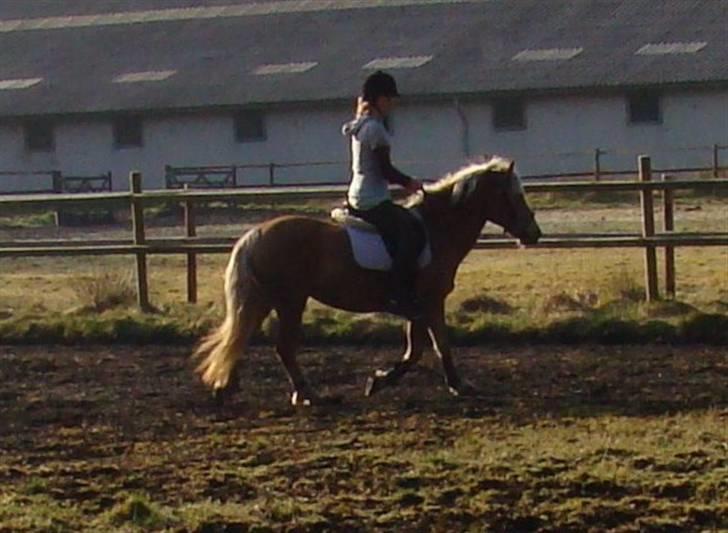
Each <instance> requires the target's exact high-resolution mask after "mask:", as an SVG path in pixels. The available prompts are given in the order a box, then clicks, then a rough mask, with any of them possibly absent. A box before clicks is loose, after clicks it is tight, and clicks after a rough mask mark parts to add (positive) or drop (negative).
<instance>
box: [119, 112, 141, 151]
mask: <svg viewBox="0 0 728 533" xmlns="http://www.w3.org/2000/svg"><path fill="white" fill-rule="evenodd" d="M113 128H114V146H115V147H116V148H134V147H137V146H143V144H144V137H143V126H142V119H141V117H137V116H124V117H116V118H115V119H114V124H113Z"/></svg>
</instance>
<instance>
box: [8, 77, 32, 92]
mask: <svg viewBox="0 0 728 533" xmlns="http://www.w3.org/2000/svg"><path fill="white" fill-rule="evenodd" d="M41 81H43V78H20V79H16V80H0V90H2V91H12V90H17V89H27V88H28V87H32V86H33V85H37V84H39V83H40V82H41Z"/></svg>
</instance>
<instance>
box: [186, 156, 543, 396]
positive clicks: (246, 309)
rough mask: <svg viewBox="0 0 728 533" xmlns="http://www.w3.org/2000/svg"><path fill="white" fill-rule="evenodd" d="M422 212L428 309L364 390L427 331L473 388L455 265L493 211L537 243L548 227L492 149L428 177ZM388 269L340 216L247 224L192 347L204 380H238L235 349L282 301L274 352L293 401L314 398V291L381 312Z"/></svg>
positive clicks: (229, 388)
mask: <svg viewBox="0 0 728 533" xmlns="http://www.w3.org/2000/svg"><path fill="white" fill-rule="evenodd" d="M405 205H406V207H408V208H409V209H411V210H413V211H414V212H416V213H417V214H418V216H419V217H420V218H421V220H422V223H423V224H424V227H425V229H426V233H427V235H428V236H429V245H430V247H431V260H430V262H429V264H428V265H427V266H425V267H423V268H422V269H421V270H420V271H419V272H418V275H417V282H416V292H417V295H418V298H419V299H420V301H421V303H422V308H423V314H422V317H421V318H418V319H417V320H413V321H407V322H406V324H405V334H406V349H405V351H404V354H403V355H402V357H401V359H400V360H399V361H398V362H397V363H396V364H394V366H392V367H391V368H388V369H380V370H377V371H376V372H375V373H374V375H373V376H371V377H370V378H369V379H368V380H367V382H366V385H365V390H364V393H365V395H366V396H371V395H372V394H374V393H376V392H378V391H380V390H381V389H382V388H384V387H386V386H390V385H394V384H396V383H397V382H398V381H399V380H400V379H401V378H402V376H403V375H405V374H406V373H407V371H408V370H409V369H410V368H412V367H413V366H414V365H415V364H417V362H418V360H419V359H420V358H421V356H422V353H423V350H424V348H425V344H426V340H427V338H428V337H429V338H430V340H431V342H432V345H433V347H434V349H435V352H436V354H437V356H438V357H439V359H440V363H441V366H442V370H443V373H444V378H445V384H446V386H447V388H448V390H449V391H450V393H452V394H453V395H455V396H462V395H466V394H469V393H472V392H474V391H473V390H472V387H471V386H470V385H469V384H467V383H465V382H464V381H462V380H461V379H460V377H459V375H458V373H457V371H456V369H455V365H454V364H453V359H452V355H451V349H450V345H449V343H448V338H447V331H446V323H445V299H446V297H447V295H448V294H450V293H451V292H452V290H453V289H454V287H455V284H454V283H455V274H456V272H457V270H458V266H459V265H460V263H461V262H462V261H463V259H464V258H465V256H466V255H467V254H468V252H469V251H470V250H471V249H472V248H473V246H474V245H475V243H476V241H477V239H478V237H479V236H480V234H481V232H482V229H483V226H484V225H485V224H486V222H488V221H490V222H493V223H495V224H497V225H499V226H501V227H502V228H503V229H504V230H505V232H507V233H508V234H510V235H511V236H513V237H515V238H517V239H519V241H520V243H521V244H533V243H536V242H537V241H538V239H539V238H540V236H541V230H540V228H539V226H538V224H537V222H536V220H535V217H534V214H533V211H531V209H530V208H529V206H528V204H527V202H526V199H525V196H524V191H523V186H522V184H521V181H520V178H519V177H518V175H517V174H516V173H515V171H514V162H513V161H510V160H507V159H504V158H500V157H492V158H490V159H489V160H487V161H484V162H480V163H472V164H469V165H466V166H465V167H463V168H461V169H459V170H457V171H455V172H453V173H451V174H448V175H446V176H445V177H443V178H441V179H440V180H438V181H436V182H433V183H428V184H425V187H424V191H420V192H419V193H415V194H414V195H413V196H411V197H410V198H408V199H407V201H406V202H405ZM387 280H388V278H387V272H381V271H376V270H371V269H365V268H362V267H360V266H359V265H358V264H357V262H356V261H355V258H354V256H353V251H352V245H351V242H350V240H349V238H348V235H347V232H346V229H345V228H344V227H343V226H342V225H340V224H337V223H335V222H333V221H325V220H320V219H314V218H309V217H303V216H280V217H277V218H274V219H272V220H269V221H266V222H263V223H261V224H259V225H258V226H256V227H254V228H253V229H251V230H249V231H248V232H247V233H245V234H244V235H243V236H242V237H241V238H240V239H239V240H238V241H237V243H236V244H235V246H234V247H233V250H232V253H231V255H230V259H229V262H228V264H227V268H226V270H225V277H224V291H225V307H226V314H225V318H224V320H223V322H222V323H221V324H220V325H219V327H217V328H216V329H214V330H213V331H212V332H211V333H209V334H208V335H207V336H206V337H204V339H203V340H202V341H201V342H200V344H199V345H198V347H197V349H196V351H195V352H194V357H195V358H196V359H197V360H198V361H199V364H198V366H197V368H196V371H197V373H198V374H199V375H200V377H201V379H202V381H203V383H204V384H205V385H207V386H208V387H210V388H212V390H213V395H214V396H215V397H216V398H217V399H218V400H219V401H222V399H223V398H225V397H227V396H229V394H231V393H232V392H234V391H236V390H238V387H239V383H238V381H239V380H238V375H237V365H238V359H239V358H240V357H241V355H242V354H243V352H244V351H245V349H246V347H247V345H248V342H249V340H250V338H251V336H252V335H253V334H254V333H255V332H256V330H257V329H258V328H259V327H260V324H261V323H262V321H263V320H264V319H265V318H266V317H267V316H268V314H269V313H271V311H273V310H275V312H276V314H277V316H278V321H279V328H278V330H279V331H278V339H277V343H276V352H277V354H278V358H279V359H280V362H281V363H282V364H283V367H284V368H285V371H286V374H287V376H288V379H289V381H290V385H291V387H292V389H293V390H292V395H291V398H290V399H291V403H293V405H313V404H316V403H319V402H323V401H324V399H322V398H320V397H319V396H317V395H316V394H315V392H314V391H313V389H312V388H311V387H310V386H309V384H308V383H307V381H306V380H305V378H304V376H303V374H302V372H301V369H300V368H299V366H298V364H297V362H296V351H297V349H298V347H299V345H300V342H301V337H302V335H301V319H302V315H303V312H304V309H305V307H306V303H307V301H308V299H309V298H313V299H315V300H317V301H319V302H321V303H323V304H325V305H328V306H331V307H335V308H339V309H343V310H347V311H351V312H360V313H361V312H365V313H370V312H381V311H384V310H385V306H386V302H387V300H388V296H389V295H388V287H389V285H388V283H387Z"/></svg>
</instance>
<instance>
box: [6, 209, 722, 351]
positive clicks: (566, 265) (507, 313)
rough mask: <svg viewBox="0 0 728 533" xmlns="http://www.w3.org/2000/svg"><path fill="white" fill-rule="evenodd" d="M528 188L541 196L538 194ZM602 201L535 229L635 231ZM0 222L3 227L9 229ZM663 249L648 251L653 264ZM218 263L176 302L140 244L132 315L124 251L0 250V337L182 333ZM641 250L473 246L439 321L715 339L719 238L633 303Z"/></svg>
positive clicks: (467, 327)
mask: <svg viewBox="0 0 728 533" xmlns="http://www.w3.org/2000/svg"><path fill="white" fill-rule="evenodd" d="M562 196H564V195H562ZM534 198H536V199H538V198H541V199H542V200H543V195H541V196H534ZM546 200H547V201H550V202H555V201H556V200H558V201H559V202H562V203H563V202H564V201H567V203H568V202H571V201H576V198H572V197H571V196H570V195H565V196H564V197H562V198H556V199H554V198H551V199H550V200H549V199H548V198H546ZM611 201H612V202H613V203H612V204H604V205H603V206H602V205H595V204H594V203H593V202H592V203H587V204H585V205H581V206H579V205H578V204H574V205H573V206H572V207H571V208H569V209H563V208H560V209H556V208H554V209H541V210H537V213H538V218H539V220H540V223H541V226H542V228H543V229H544V231H545V232H546V233H547V234H549V233H551V234H553V233H568V232H585V231H586V232H590V231H591V232H593V231H594V230H595V228H596V229H598V231H603V232H624V231H633V232H637V231H638V228H639V214H638V210H637V209H636V208H635V207H634V206H630V205H625V204H624V203H617V204H614V202H615V201H617V199H616V198H611ZM306 205H308V206H309V207H311V206H310V205H309V204H306ZM554 205H555V204H554ZM303 207H306V206H303ZM319 207H320V206H319ZM724 214H725V213H724V205H723V204H721V203H717V202H714V201H705V200H700V201H695V200H693V199H681V200H680V201H679V202H678V216H677V221H678V229H679V230H681V231H724V232H725V231H728V219H726V217H725V216H724ZM199 230H200V234H203V235H222V234H226V235H227V234H230V235H235V234H239V233H240V228H239V226H236V225H233V224H231V223H230V221H227V223H222V224H211V225H205V224H202V225H201V226H200V228H199ZM64 231H67V232H69V233H70V235H69V236H71V237H83V236H84V235H85V234H84V231H85V230H84V229H83V228H78V229H68V230H64ZM121 232H122V231H121V230H119V231H116V230H114V232H112V233H113V234H114V235H116V234H117V233H119V234H120V233H121ZM36 233H38V232H37V231H36ZM150 233H152V234H157V233H159V234H164V235H170V234H175V233H176V234H179V233H180V230H179V229H178V228H174V227H167V226H164V227H156V228H155V227H152V228H150ZM0 234H3V232H1V231H0ZM4 234H5V236H6V237H5V238H7V237H8V236H10V237H11V236H12V235H14V234H15V233H14V232H13V231H5V233H4ZM108 235H109V232H105V233H102V234H101V235H100V236H101V237H104V236H108ZM0 236H1V235H0ZM662 260H663V259H662V251H661V250H659V251H658V261H659V262H660V264H661V263H662ZM226 261H227V257H225V256H222V255H215V256H212V255H207V256H201V257H199V258H198V280H199V282H198V285H199V302H200V303H199V304H197V305H194V306H189V305H186V304H184V303H183V302H184V300H185V290H186V289H185V279H186V277H185V259H184V257H181V256H151V257H150V258H149V275H150V281H149V284H150V291H151V301H152V304H153V305H154V306H155V308H156V309H157V312H156V313H154V314H151V315H142V314H140V313H137V312H135V311H134V310H133V302H134V295H133V294H132V292H131V289H132V287H131V282H132V280H131V278H130V277H129V273H130V272H131V268H133V267H132V265H133V260H132V259H131V258H126V257H70V258H16V259H0V339H2V340H4V341H5V342H43V341H44V340H45V341H54V342H55V341H59V342H82V341H85V340H95V341H103V342H107V341H113V342H130V343H140V342H148V341H149V340H151V339H155V338H158V339H165V341H169V342H187V341H188V340H189V339H191V338H195V337H197V336H199V335H200V334H201V333H202V332H203V331H204V330H205V328H208V327H210V326H211V325H213V324H215V323H216V321H218V320H220V318H221V316H220V313H221V311H220V310H221V300H222V298H221V285H222V274H223V271H224V268H225V263H226ZM643 261H644V259H643V252H642V251H641V250H638V249H606V250H605V249H597V250H528V251H523V250H498V251H474V252H472V253H471V254H470V255H469V256H468V257H467V258H466V260H465V261H464V263H463V265H462V266H461V268H460V270H459V273H458V277H457V279H456V290H455V292H454V293H453V294H452V295H451V296H450V298H449V299H448V320H449V323H450V324H451V326H452V329H453V334H454V336H455V338H456V339H457V341H458V342H462V343H475V342H483V341H486V340H489V339H490V340H493V339H519V338H520V339H523V340H533V339H540V340H544V341H549V342H551V341H569V342H577V341H599V342H626V341H642V340H656V341H670V342H673V341H681V340H692V341H696V340H702V341H705V342H718V343H722V342H725V333H724V332H725V331H726V329H725V328H724V327H722V324H723V322H722V321H723V320H724V319H725V317H726V316H728V249H726V248H725V247H713V248H678V249H677V250H676V265H677V299H676V301H674V302H670V301H665V302H658V303H656V304H652V305H646V304H645V303H644V302H643V301H642V300H643V298H644V297H643V291H644V289H643V287H644V278H643V273H642V269H643ZM660 276H661V277H662V272H661V273H660ZM306 324H307V325H306V333H307V340H308V342H316V343H322V342H329V343H338V342H359V341H362V340H364V339H367V340H370V341H374V342H399V340H400V332H399V330H400V322H399V321H398V320H395V319H393V318H391V317H387V316H385V315H363V316H354V315H351V314H348V313H343V312H339V311H335V310H332V309H327V308H324V307H323V306H321V305H318V304H316V303H311V304H310V306H309V309H308V311H307V314H306ZM273 327H274V323H273V322H272V321H269V322H268V323H266V324H265V325H264V328H263V330H264V332H265V333H266V334H267V337H264V339H266V338H269V337H270V336H271V335H270V334H271V333H272V332H273Z"/></svg>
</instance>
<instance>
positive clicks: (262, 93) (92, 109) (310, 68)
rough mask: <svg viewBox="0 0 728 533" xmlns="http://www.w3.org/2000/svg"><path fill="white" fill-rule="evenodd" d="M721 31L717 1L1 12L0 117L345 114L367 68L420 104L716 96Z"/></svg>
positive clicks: (185, 0)
mask: <svg viewBox="0 0 728 533" xmlns="http://www.w3.org/2000/svg"><path fill="white" fill-rule="evenodd" d="M182 8H195V9H182ZM726 28H728V0H662V1H660V2H654V1H652V0H548V1H545V0H389V1H387V2H385V1H382V0H284V1H277V0H257V1H255V2H253V1H242V0H204V1H202V0H64V1H63V2H59V1H58V0H34V1H33V2H20V1H18V2H15V1H12V2H0V49H1V50H2V54H0V116H6V117H8V116H22V115H38V114H56V113H97V112H113V111H120V110H151V109H154V110H165V109H194V108H203V107H222V106H245V105H267V104H281V103H287V102H318V101H331V100H341V99H349V98H352V97H353V96H354V95H356V93H357V92H358V88H359V86H360V84H361V81H362V80H363V78H364V77H365V76H366V73H367V72H368V71H367V70H365V69H363V68H362V67H363V66H364V65H366V64H368V63H370V62H371V61H372V60H375V59H377V58H415V59H414V60H413V61H412V62H413V63H414V64H416V65H419V66H415V67H413V68H398V69H392V70H391V72H392V73H393V74H394V75H395V76H396V77H397V79H398V81H399V83H400V91H401V92H403V93H405V94H409V95H417V96H422V97H425V96H438V95H458V94H461V95H468V94H508V92H509V91H526V92H529V91H552V90H556V91H572V90H582V89H595V88H602V89H610V88H622V87H638V86H654V85H666V84H669V85H672V84H699V85H701V84H710V85H728V30H727V29H726ZM646 45H647V46H646ZM650 45H651V46H650ZM638 51H640V53H638ZM665 52H670V53H665ZM396 63H397V61H395V64H396ZM405 63H406V61H405ZM288 64H293V65H292V66H291V67H286V66H281V65H288ZM261 67H263V68H262V69H261ZM288 68H291V69H292V70H294V71H296V70H298V72H285V71H286V70H287V69H288ZM146 71H155V72H156V71H168V72H166V73H165V74H164V75H159V76H157V77H159V78H162V79H158V80H157V81H141V82H136V83H115V82H114V81H113V80H114V79H116V78H117V77H119V76H121V75H124V74H129V73H139V72H146ZM256 71H258V72H263V73H264V74H256ZM281 71H283V72H281ZM13 80H21V81H20V82H16V81H13ZM22 80H25V81H22ZM18 85H20V86H23V85H28V86H27V87H26V88H12V87H18Z"/></svg>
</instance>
